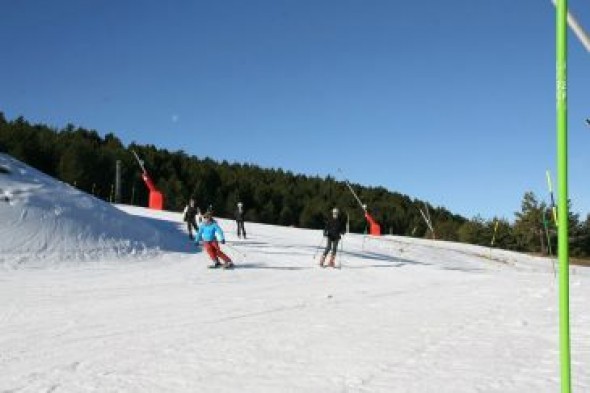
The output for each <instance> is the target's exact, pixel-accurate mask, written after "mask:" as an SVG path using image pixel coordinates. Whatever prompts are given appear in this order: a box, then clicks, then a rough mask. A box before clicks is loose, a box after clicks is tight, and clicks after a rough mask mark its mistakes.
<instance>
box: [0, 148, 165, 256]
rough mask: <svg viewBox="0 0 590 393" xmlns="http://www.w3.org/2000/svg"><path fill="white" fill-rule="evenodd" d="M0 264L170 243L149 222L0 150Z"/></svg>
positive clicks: (135, 251)
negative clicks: (0, 223) (0, 152)
mask: <svg viewBox="0 0 590 393" xmlns="http://www.w3.org/2000/svg"><path fill="white" fill-rule="evenodd" d="M0 221H1V222H2V226H1V227H0V265H4V266H11V267H14V266H17V265H21V264H27V265H40V266H47V265H48V264H51V262H60V263H62V262H64V261H82V260H97V259H105V258H107V259H112V258H120V257H124V256H146V255H151V254H153V253H155V252H156V253H157V252H158V251H159V250H160V249H161V248H162V247H165V246H166V244H167V243H169V240H170V239H165V238H164V237H165V236H163V235H162V234H161V233H160V231H159V230H158V228H157V227H156V226H154V225H151V224H150V222H149V221H146V220H145V219H141V218H140V217H135V216H132V215H129V214H127V213H125V212H123V211H121V210H120V209H117V208H116V207H113V206H112V205H110V204H108V203H106V202H104V201H102V200H100V199H97V198H95V197H93V196H91V195H88V194H86V193H84V192H82V191H80V190H78V189H76V188H74V187H72V186H70V185H68V184H65V183H63V182H60V181H58V180H56V179H54V178H52V177H50V176H48V175H46V174H44V173H42V172H40V171H38V170H36V169H34V168H31V167H30V166H28V165H25V164H23V163H22V162H20V161H18V160H16V159H14V158H13V157H11V156H9V155H6V154H0Z"/></svg>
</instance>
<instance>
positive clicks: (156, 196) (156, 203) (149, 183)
mask: <svg viewBox="0 0 590 393" xmlns="http://www.w3.org/2000/svg"><path fill="white" fill-rule="evenodd" d="M131 152H132V153H133V155H134V156H135V159H136V160H137V163H138V164H139V166H140V167H141V171H142V173H141V178H142V179H143V182H144V183H145V185H146V187H147V188H148V190H149V191H150V195H149V204H148V207H149V208H150V209H154V210H162V209H164V195H163V194H162V192H160V190H158V189H157V188H156V185H155V184H154V182H153V180H152V178H151V177H150V175H149V174H148V172H147V170H146V169H145V166H144V165H143V160H141V159H140V158H139V156H138V155H137V153H136V152H135V151H133V150H132V151H131Z"/></svg>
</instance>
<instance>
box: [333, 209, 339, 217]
mask: <svg viewBox="0 0 590 393" xmlns="http://www.w3.org/2000/svg"><path fill="white" fill-rule="evenodd" d="M338 213H339V212H338V208H337V207H335V208H333V209H332V215H334V216H337V215H338Z"/></svg>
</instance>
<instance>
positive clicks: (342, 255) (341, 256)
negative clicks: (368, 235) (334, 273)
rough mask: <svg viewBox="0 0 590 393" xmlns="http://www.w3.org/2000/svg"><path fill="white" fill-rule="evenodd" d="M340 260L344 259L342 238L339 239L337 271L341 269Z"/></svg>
mask: <svg viewBox="0 0 590 393" xmlns="http://www.w3.org/2000/svg"><path fill="white" fill-rule="evenodd" d="M342 258H344V238H343V237H341V238H340V257H339V258H338V269H342Z"/></svg>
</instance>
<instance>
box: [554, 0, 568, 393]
mask: <svg viewBox="0 0 590 393" xmlns="http://www.w3.org/2000/svg"><path fill="white" fill-rule="evenodd" d="M556 19H557V20H556V30H557V32H556V41H557V42H556V60H557V62H556V68H557V81H556V82H557V83H556V93H557V173H558V193H559V194H558V195H559V196H558V198H559V200H558V212H557V213H558V214H557V218H558V220H559V225H558V250H557V251H558V255H559V347H560V354H561V392H562V393H570V392H571V367H570V360H571V356H570V317H569V255H568V254H569V241H568V219H569V214H568V195H567V194H568V192H567V0H557V17H556Z"/></svg>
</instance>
